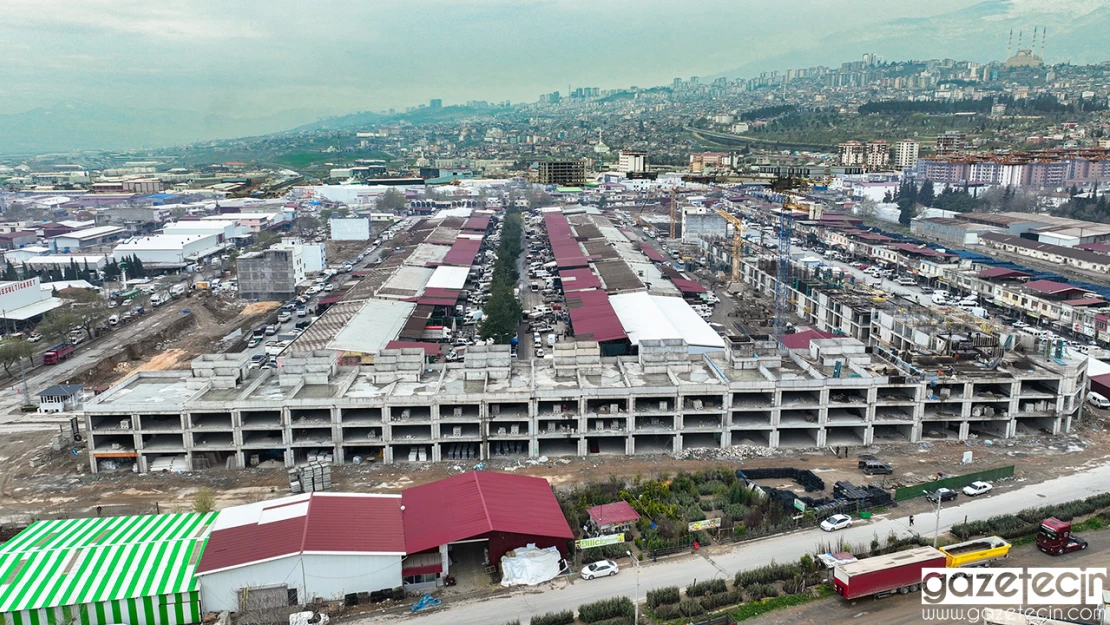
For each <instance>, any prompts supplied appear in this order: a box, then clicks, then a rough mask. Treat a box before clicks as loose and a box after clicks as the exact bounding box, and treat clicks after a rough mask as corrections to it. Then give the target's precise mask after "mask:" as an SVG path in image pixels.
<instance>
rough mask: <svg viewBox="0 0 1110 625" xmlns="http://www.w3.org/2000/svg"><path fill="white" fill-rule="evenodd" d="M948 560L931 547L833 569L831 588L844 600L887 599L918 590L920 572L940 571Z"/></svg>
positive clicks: (877, 557)
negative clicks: (924, 570)
mask: <svg viewBox="0 0 1110 625" xmlns="http://www.w3.org/2000/svg"><path fill="white" fill-rule="evenodd" d="M946 560H947V558H946V557H945V555H944V554H943V553H941V552H940V551H938V550H936V549H933V548H932V547H918V548H917V549H909V550H907V551H900V552H898V553H892V554H890V555H886V556H875V557H873V558H866V559H863V560H859V561H856V562H851V563H849V564H844V565H842V566H838V567H836V570H835V571H834V572H833V586H835V587H836V593H837V594H838V595H840V596H842V597H844V598H845V599H859V598H861V597H875V598H876V599H877V598H879V597H886V596H888V595H892V594H894V593H899V594H902V595H904V594H906V593H910V592H916V591H918V590H920V589H921V571H922V569H942V568H944V565H945V562H946Z"/></svg>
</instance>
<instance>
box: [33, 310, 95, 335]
mask: <svg viewBox="0 0 1110 625" xmlns="http://www.w3.org/2000/svg"><path fill="white" fill-rule="evenodd" d="M83 321H84V320H83V319H82V318H81V315H79V314H77V313H76V312H74V311H72V310H70V309H69V308H68V307H62V308H56V309H54V310H52V311H50V312H48V313H46V317H45V318H44V319H43V320H42V321H40V322H39V324H38V325H37V326H36V327H35V330H37V331H38V333H39V334H41V335H42V336H43V337H44V338H46V339H47V340H51V341H56V340H58V339H61V338H62V337H67V336H69V333H70V331H71V330H72V329H73V328H74V327H76V326H80V325H82V322H83Z"/></svg>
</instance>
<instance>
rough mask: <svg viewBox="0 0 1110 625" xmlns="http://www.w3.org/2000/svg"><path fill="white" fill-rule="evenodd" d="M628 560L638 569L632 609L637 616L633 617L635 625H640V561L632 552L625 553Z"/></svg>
mask: <svg viewBox="0 0 1110 625" xmlns="http://www.w3.org/2000/svg"><path fill="white" fill-rule="evenodd" d="M625 553H627V554H628V558H629V559H630V560H632V566H634V567H636V596H635V597H633V598H632V609H633V610H634V612H633V613H634V614H635V616H634V617H633V620H632V623H633V625H640V561H639V560H637V559H636V556H634V555H632V552H631V551H625Z"/></svg>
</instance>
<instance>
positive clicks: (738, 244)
mask: <svg viewBox="0 0 1110 625" xmlns="http://www.w3.org/2000/svg"><path fill="white" fill-rule="evenodd" d="M714 210H716V211H717V214H718V215H720V216H721V217H724V218H725V221H727V222H728V223H730V224H732V275H731V276H730V277H729V284H736V283H737V282H740V279H741V276H740V254H741V252H743V249H744V228H745V226H744V221H743V220H742V219H740V218H739V217H737V216H736V215H733V214H732V213H729V212H728V211H724V210H721V209H719V208H717V209H714Z"/></svg>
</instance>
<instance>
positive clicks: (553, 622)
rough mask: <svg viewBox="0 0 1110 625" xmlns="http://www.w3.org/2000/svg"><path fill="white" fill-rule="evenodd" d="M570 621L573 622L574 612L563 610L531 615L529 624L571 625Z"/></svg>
mask: <svg viewBox="0 0 1110 625" xmlns="http://www.w3.org/2000/svg"><path fill="white" fill-rule="evenodd" d="M572 623H574V612H571V611H570V610H563V611H562V612H548V613H547V614H541V615H539V616H533V617H532V621H531V624H530V625H571V624H572Z"/></svg>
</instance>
